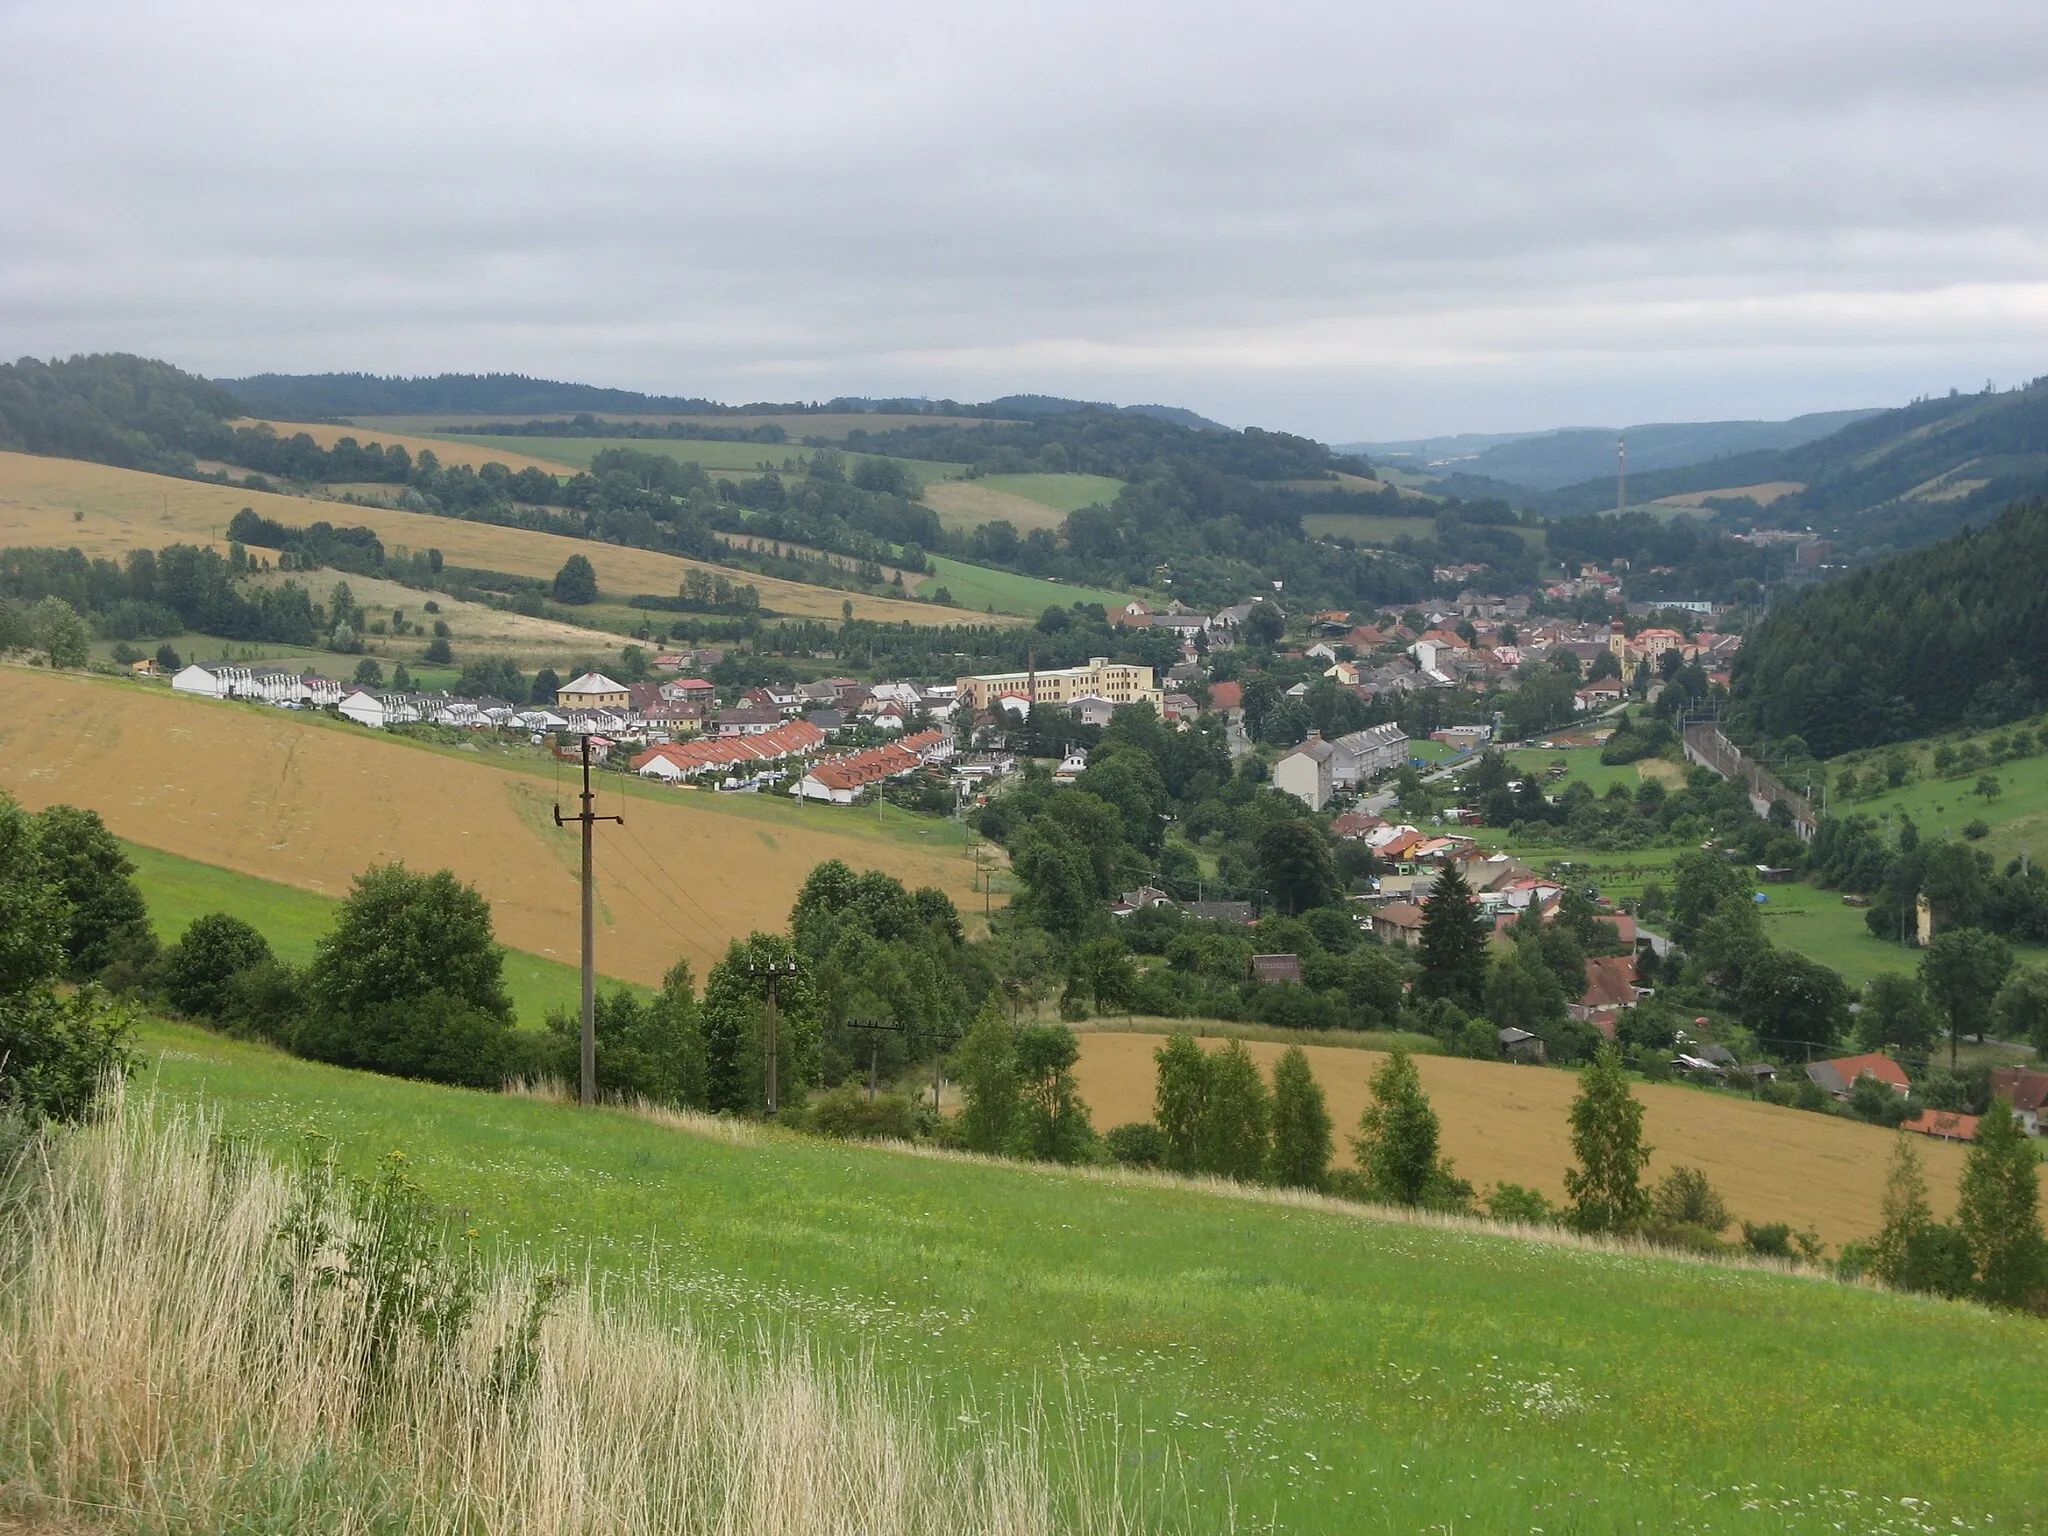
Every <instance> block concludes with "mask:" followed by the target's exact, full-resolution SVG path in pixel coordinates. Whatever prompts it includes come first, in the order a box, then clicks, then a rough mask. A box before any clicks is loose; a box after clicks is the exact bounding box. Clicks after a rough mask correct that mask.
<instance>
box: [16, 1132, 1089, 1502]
mask: <svg viewBox="0 0 2048 1536" xmlns="http://www.w3.org/2000/svg"><path fill="white" fill-rule="evenodd" d="M212 1129H213V1128H212V1127H211V1126H210V1125H208V1124H207V1123H205V1122H204V1121H203V1120H200V1119H197V1118H195V1117H193V1116H190V1115H187V1116H183V1117H177V1118H168V1117H159V1116H157V1115H155V1114H153V1113H152V1106H149V1105H147V1104H144V1105H137V1106H130V1107H127V1108H125V1109H116V1110H115V1111H114V1112H113V1114H112V1117H111V1118H110V1119H109V1120H107V1121H105V1122H103V1123H102V1124H100V1125H97V1126H95V1127H93V1128H92V1129H90V1130H87V1131H84V1132H79V1133H76V1134H71V1135H66V1136H63V1137H60V1138H59V1139H58V1140H57V1141H56V1142H55V1144H54V1146H53V1147H52V1148H51V1149H50V1152H49V1155H48V1156H47V1157H46V1158H42V1159H38V1160H36V1161H35V1162H34V1163H32V1164H30V1165H29V1168H28V1170H26V1179H25V1183H26V1186H27V1187H26V1189H25V1190H24V1191H23V1192H22V1194H23V1198H22V1200H21V1203H20V1205H19V1206H18V1207H17V1208H16V1209H15V1210H13V1211H11V1212H10V1215H11V1217H12V1219H11V1220H10V1222H9V1224H8V1226H7V1228H6V1231H5V1237H4V1247H0V1253H4V1257H5V1263H6V1268H7V1272H8V1274H9V1276H10V1277H11V1278H12V1280H13V1284H12V1285H11V1286H10V1287H9V1288H8V1290H7V1292H6V1294H5V1297H4V1300H0V1359H4V1361H5V1369H4V1370H0V1477H4V1480H5V1485H6V1494H7V1498H8V1502H10V1503H12V1504H15V1505H16V1506H17V1507H23V1508H26V1509H27V1510H29V1511H32V1512H44V1511H48V1512H51V1513H61V1514H65V1515H68V1514H70V1513H72V1512H74V1511H76V1510H78V1509H81V1508H84V1509H89V1510H91V1511H92V1512H93V1514H94V1516H95V1517H96V1520H99V1521H105V1520H108V1519H109V1517H111V1519H112V1522H113V1523H116V1524H119V1525H133V1526H135V1527H138V1528H141V1529H146V1530H152V1531H162V1532H166V1533H173V1532H175V1533H187V1532H189V1533H194V1536H198V1533H211V1532H216V1531H224V1530H269V1531H293V1532H300V1531H304V1532H313V1531H335V1532H344V1531H348V1532H355V1531H365V1530H368V1531H382V1532H394V1533H395V1532H444V1531H464V1532H474V1533H477V1536H499V1533H503V1536H514V1533H528V1532H532V1533H539V1532H551V1533H563V1536H567V1533H580V1532H593V1533H595V1532H604V1533H607V1536H613V1533H616V1536H629V1533H637V1532H655V1531H661V1532H667V1531H675V1530H691V1531H719V1532H727V1533H731V1536H769V1533H782V1532H788V1533H792V1536H794V1533H797V1532H827V1533H847V1536H853V1533H860V1536H911V1533H929V1536H952V1533H955V1532H962V1533H987V1536H996V1533H1003V1536H1030V1533H1038V1532H1049V1531H1051V1530H1053V1529H1055V1528H1056V1527H1059V1526H1067V1525H1069V1523H1070V1522H1069V1520H1067V1519H1062V1518H1059V1517H1058V1516H1057V1515H1056V1512H1055V1506H1054V1501H1053V1497H1052V1495H1051V1492H1050V1490H1049V1486H1048V1482H1047V1479H1046V1476H1045V1472H1044V1470H1043V1468H1042V1467H1041V1466H1040V1465H1039V1464H1038V1462H1037V1461H1036V1460H1035V1459H1034V1458H1033V1457H1032V1456H1030V1455H1027V1454H1024V1453H1020V1451H1019V1450H1018V1449H1017V1448H1016V1446H1015V1443H1014V1442H1015V1440H1016V1439H1017V1438H1018V1437H1016V1436H1014V1435H1009V1436H1005V1435H1002V1434H1000V1433H999V1434H994V1435H982V1434H963V1433H958V1432H956V1433H953V1434H950V1435H949V1434H946V1433H944V1432H942V1431H938V1430H936V1429H935V1428H934V1427H933V1426H932V1425H931V1424H930V1423H929V1416H927V1415H920V1414H919V1413H918V1412H917V1409H916V1405H915V1404H914V1403H912V1402H910V1401H908V1400H907V1399H906V1395H905V1393H904V1392H903V1391H902V1390H901V1389H900V1388H891V1387H888V1386H885V1385H884V1384H883V1383H882V1382H880V1381H879V1380H878V1379H877V1378H876V1377H875V1375H874V1374H873V1372H872V1371H871V1370H868V1369H865V1368H862V1367H858V1366H854V1367H845V1366H833V1365H829V1364H823V1363H821V1362H818V1361H815V1360H813V1359H810V1358H807V1357H806V1356H805V1354H804V1353H803V1352H802V1351H801V1349H800V1348H797V1349H791V1348H789V1347H788V1346H786V1345H784V1346H779V1347H776V1346H770V1345H768V1344H767V1343H765V1342H764V1343H761V1344H758V1345H757V1346H756V1347H755V1348H754V1349H753V1350H751V1351H747V1352H742V1353H740V1354H739V1355H738V1356H737V1357H735V1356H734V1355H733V1354H731V1353H730V1352H723V1351H720V1350H719V1349H717V1348H716V1347H715V1346H713V1345H712V1344H711V1343H710V1342H708V1341H707V1340H706V1339H705V1338H704V1337H703V1336H702V1335H700V1334H698V1333H697V1332H695V1331H694V1330H692V1329H691V1328H689V1327H688V1326H687V1325H686V1324H684V1323H683V1322H682V1321H680V1320H679V1319H678V1318H675V1317H672V1316H671V1317H661V1316H657V1315H655V1314H653V1313H652V1312H650V1311H649V1309H648V1308H647V1307H646V1306H645V1305H644V1304H640V1305H636V1304H635V1303H636V1301H638V1300H639V1298H638V1297H636V1296H632V1295H628V1296H626V1297H623V1298H622V1297H618V1296H613V1297H610V1298H608V1300H609V1301H610V1302H611V1305H609V1306H607V1305H605V1304H603V1303H600V1301H599V1300H598V1298H597V1296H596V1295H595V1294H594V1293H593V1291H592V1289H591V1284H590V1282H589V1280H588V1279H586V1281H585V1282H584V1283H583V1284H580V1285H574V1284H570V1283H569V1282H567V1280H566V1279H561V1278H556V1277H549V1276H546V1275H544V1274H543V1273H538V1272H536V1271H535V1270H533V1269H532V1267H531V1266H529V1265H526V1264H523V1263H517V1262H514V1263H505V1264H498V1265H490V1266H476V1265H475V1264H474V1263H473V1261H472V1260H471V1259H470V1258H469V1257H468V1256H467V1255H465V1254H464V1253H462V1252H461V1239H460V1238H459V1237H458V1238H456V1239H455V1249H454V1251H453V1252H451V1251H449V1250H448V1249H447V1248H445V1247H439V1248H437V1246H436V1245H434V1244H433V1242H432V1234H433V1232H434V1231H435V1229H437V1228H438V1227H440V1226H441V1224H442V1223H441V1220H440V1219H439V1218H437V1217H436V1216H435V1215H434V1214H433V1213H431V1212H420V1211H417V1210H416V1208H414V1207H412V1206H411V1205H410V1204H409V1203H408V1202H407V1201H406V1200H405V1198H404V1196H403V1195H402V1194H401V1195H399V1196H398V1198H397V1199H395V1200H394V1199H392V1198H390V1197H389V1195H387V1197H386V1198H385V1199H384V1200H382V1201H378V1200H376V1199H374V1198H372V1197H366V1196H365V1195H364V1194H362V1193H359V1192H356V1191H351V1190H349V1189H347V1188H346V1187H340V1188H337V1187H336V1186H335V1185H334V1183H333V1181H331V1180H329V1179H326V1178H323V1177H322V1174H321V1170H320V1169H319V1167H318V1166H317V1165H315V1166H314V1167H313V1168H310V1169H307V1170H306V1171H305V1172H302V1173H300V1174H299V1175H297V1176H293V1175H291V1174H287V1173H284V1172H281V1171H279V1170H278V1169H277V1168H276V1167H275V1166H274V1165H272V1164H271V1163H270V1162H268V1161H267V1160H266V1159H264V1158H262V1157H260V1156H251V1155H249V1153H248V1152H246V1151H244V1150H238V1149H237V1148H236V1147H235V1144H234V1143H233V1142H232V1141H224V1140H222V1139H221V1138H219V1137H218V1136H216V1135H213V1134H210V1132H211V1131H212ZM423 1239H424V1240H425V1241H424V1242H423V1241H422V1240H423ZM558 1288H559V1289H560V1290H561V1294H557V1290H558ZM1042 1438H1048V1439H1049V1438H1050V1437H1042ZM1116 1513H1117V1512H1116V1511H1115V1510H1114V1508H1113V1507H1109V1508H1101V1509H1098V1508H1095V1507H1093V1506H1085V1507H1083V1508H1082V1509H1081V1510H1080V1511H1078V1514H1079V1518H1078V1519H1073V1520H1072V1521H1071V1524H1072V1525H1073V1526H1080V1527H1093V1528H1094V1529H1098V1530H1103V1531H1105V1532H1110V1531H1121V1530H1124V1529H1128V1527H1126V1526H1125V1525H1124V1523H1123V1522H1122V1521H1121V1520H1120V1519H1118V1518H1116Z"/></svg>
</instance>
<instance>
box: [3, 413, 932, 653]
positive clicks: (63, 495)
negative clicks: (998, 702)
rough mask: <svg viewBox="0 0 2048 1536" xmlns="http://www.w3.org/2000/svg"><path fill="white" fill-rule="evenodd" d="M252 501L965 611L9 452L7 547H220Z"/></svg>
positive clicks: (547, 567)
mask: <svg viewBox="0 0 2048 1536" xmlns="http://www.w3.org/2000/svg"><path fill="white" fill-rule="evenodd" d="M243 507H253V508H255V510H256V511H257V512H259V513H261V514H262V515H263V516H264V517H268V518H275V519H276V520H277V521H279V522H283V523H293V524H297V525H299V526H301V527H303V526H304V525H306V524H308V523H312V522H316V521H320V520H325V521H328V522H332V523H340V524H346V525H350V526H356V527H364V528H369V529H371V530H373V531H374V532H375V533H376V535H377V537H378V538H380V539H382V540H383V541H384V546H385V548H386V549H387V550H389V551H392V552H402V551H406V550H415V549H438V550H440V551H441V553H442V554H443V555H444V556H445V557H446V558H447V561H448V563H449V564H450V565H467V566H475V567H479V568H482V569H485V570H493V571H506V572H509V573H510V574H512V575H515V576H537V577H543V578H552V577H553V576H554V574H555V572H557V571H559V570H560V569H561V568H562V564H563V562H564V561H566V560H567V559H568V558H569V557H570V556H571V555H582V556H584V557H585V558H586V559H588V560H589V561H590V563H591V564H592V565H593V566H594V567H596V569H597V579H598V583H599V585H600V586H601V587H602V588H603V589H604V590H605V591H606V592H607V593H610V594H615V595H616V596H618V597H620V598H625V597H628V596H631V595H632V594H634V593H636V592H656V593H661V594H664V595H666V594H671V593H674V592H675V591H676V590H677V589H678V588H679V587H681V585H682V580H683V576H684V573H686V572H687V571H690V570H692V569H702V570H710V571H715V572H717V573H718V574H720V575H723V576H726V577H728V578H732V579H736V580H739V581H742V582H751V583H752V584H753V585H754V586H755V587H757V588H758V589H759V590H760V593H761V602H762V604H763V605H764V606H765V607H768V608H770V609H773V610H774V611H776V612H778V613H788V614H796V615H800V616H805V617H810V618H829V619H832V620H835V621H836V620H837V619H838V618H839V613H840V604H841V603H842V602H846V601H848V600H850V601H851V602H852V603H853V611H854V613H855V615H856V616H857V617H859V618H864V619H875V620H877V621H880V622H884V623H897V622H900V621H902V620H906V619H907V620H909V621H910V622H911V623H913V624H942V623H948V622H954V621H956V620H957V619H958V615H957V614H948V613H947V612H946V611H945V610H944V609H934V608H932V607H931V606H930V605H929V604H924V603H910V602H904V601H901V600H900V599H895V598H884V597H867V596H863V595H861V594H859V593H849V592H841V591H838V590H836V589H834V588H830V587H813V586H807V585H805V584H803V583H801V582H794V581H783V580H780V579H778V578H776V577H771V576H756V575H754V574H753V573H751V572H739V573H735V572H734V571H732V570H731V569H729V568H727V567H723V566H711V565H705V564H704V563H703V562H701V561H696V560H686V559H684V558H682V557H681V556H679V555H665V554H659V553H657V552H655V551H653V550H646V549H628V548H625V547H624V546H621V545H617V544H605V543H600V542H598V541H597V540H594V539H571V538H565V537H563V536H562V535H560V534H553V533H535V532H532V531H530V530H528V529H524V528H500V527H497V526H496V525H494V524H491V523H473V522H468V521H465V520H463V519H461V518H455V517H435V516H432V515H431V514H429V513H424V512H402V511H398V510H396V509H393V508H389V507H372V506H359V505H337V504H335V503H332V502H321V501H311V500H306V499H303V498H300V497H295V496H280V495H276V494H273V493H266V492H262V491H251V490H245V489H244V488H242V487H241V486H238V485H213V484H210V483H207V482H205V481H194V480H179V479H174V478H172V477H170V476H167V475H146V474H142V473H139V472H138V471H135V470H130V469H114V468H111V467H110V466H108V465H104V464H88V463H85V462H83V461H82V460H78V459H47V458H39V457H36V456H34V455H32V454H25V453H0V545H10V544H14V545H47V546H52V547H55V548H58V549H64V548H76V549H80V550H83V551H84V552H85V553H86V554H88V555H113V556H118V555H121V554H125V553H126V552H127V551H128V550H131V549H161V548H162V547H163V546H164V545H166V544H176V543H199V544H213V545H216V546H220V545H222V542H223V540H224V538H225V530H226V528H227V525H228V521H229V519H231V518H232V517H233V516H234V515H235V513H236V512H237V511H239V510H240V509H241V508H243Z"/></svg>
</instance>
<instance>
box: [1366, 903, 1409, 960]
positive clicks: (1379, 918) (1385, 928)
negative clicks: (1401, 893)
mask: <svg viewBox="0 0 2048 1536" xmlns="http://www.w3.org/2000/svg"><path fill="white" fill-rule="evenodd" d="M1367 921H1368V922H1369V923H1370V924H1371V925H1372V936H1373V937H1374V938H1376V939H1378V940H1379V941H1380V942H1381V943H1382V944H1389V945H1398V946H1399V947H1400V948H1402V949H1415V948H1417V947H1419V946H1420V945H1421V943H1422V908H1420V907H1418V906H1416V905H1415V904H1414V903H1413V902H1409V901H1392V902H1388V903H1387V905H1385V906H1384V907H1380V908H1377V909H1376V910H1374V911H1373V912H1372V913H1371V914H1370V916H1369V917H1368V919H1367Z"/></svg>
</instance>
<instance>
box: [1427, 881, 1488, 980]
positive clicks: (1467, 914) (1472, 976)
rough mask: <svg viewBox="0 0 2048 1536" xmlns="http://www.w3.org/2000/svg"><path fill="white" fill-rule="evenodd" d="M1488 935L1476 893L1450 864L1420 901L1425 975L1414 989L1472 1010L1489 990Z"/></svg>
mask: <svg viewBox="0 0 2048 1536" xmlns="http://www.w3.org/2000/svg"><path fill="white" fill-rule="evenodd" d="M1486 941H1487V929H1486V920H1485V919H1484V918H1483V917H1482V916H1481V915H1480V912H1479V901H1478V898H1476V897H1475V896H1474V895H1473V894H1472V887H1471V886H1469V885H1467V884H1466V883H1465V877H1464V875H1463V874H1461V873H1460V872H1459V870H1458V869H1457V867H1456V866H1455V865H1451V866H1447V867H1446V868H1445V869H1444V871H1443V873H1442V874H1440V875H1438V876H1437V877H1436V884H1435V886H1434V887H1432V888H1431V890H1430V894H1429V900H1428V901H1426V902H1424V903H1423V904H1422V947H1421V955H1420V958H1421V961H1422V975H1421V978H1420V979H1419V980H1418V981H1417V982H1416V988H1415V989H1416V991H1418V992H1420V993H1421V994H1422V995H1423V996H1424V997H1441V998H1448V999H1449V1000H1450V1001H1452V1002H1454V1003H1456V1004H1457V1005H1458V1006H1459V1007H1461V1008H1464V1009H1466V1010H1468V1011H1469V1010H1472V1009H1476V1008H1478V1007H1479V1006H1480V997H1481V994H1482V993H1483V992H1484V991H1485V990H1486V969H1487V953H1486Z"/></svg>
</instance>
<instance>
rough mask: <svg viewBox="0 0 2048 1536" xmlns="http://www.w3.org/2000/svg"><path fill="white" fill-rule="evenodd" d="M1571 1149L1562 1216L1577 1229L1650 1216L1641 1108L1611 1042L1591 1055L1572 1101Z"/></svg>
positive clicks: (1626, 1227) (1629, 1223) (1623, 1224)
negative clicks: (1573, 1160) (1573, 1163)
mask: <svg viewBox="0 0 2048 1536" xmlns="http://www.w3.org/2000/svg"><path fill="white" fill-rule="evenodd" d="M1571 1125H1572V1153H1573V1155H1574V1156H1575V1157H1577V1158H1578V1160H1579V1162H1578V1166H1577V1167H1576V1168H1570V1169H1567V1170H1566V1171H1565V1176H1564V1187H1565V1193H1567V1194H1568V1195H1570V1196H1571V1201H1572V1205H1571V1211H1570V1213H1569V1214H1568V1216H1567V1218H1566V1219H1567V1220H1568V1221H1569V1222H1570V1223H1571V1225H1572V1226H1574V1227H1576V1228H1578V1230H1579V1231H1581V1232H1633V1231H1635V1230H1636V1229H1637V1228H1638V1227H1640V1226H1642V1224H1643V1222H1644V1220H1645V1219H1646V1218H1647V1217H1648V1216H1649V1214H1650V1200H1649V1196H1648V1195H1647V1194H1646V1193H1645V1192H1644V1189H1643V1184H1642V1175H1643V1167H1644V1165H1645V1164H1647V1163H1648V1162H1649V1160H1650V1149H1649V1148H1648V1147H1646V1146H1644V1145H1643V1106H1642V1104H1641V1103H1640V1102H1639V1101H1638V1100H1637V1098H1636V1096H1635V1095H1634V1094H1633V1093H1631V1092H1630V1091H1629V1085H1628V1076H1627V1074H1626V1073H1624V1072H1623V1071H1622V1066H1621V1052H1620V1051H1619V1050H1617V1049H1616V1048H1615V1047H1614V1046H1613V1045H1612V1044H1611V1043H1610V1044H1605V1045H1602V1046H1601V1047H1600V1049H1599V1050H1598V1051H1597V1052H1595V1053H1594V1056H1593V1062H1592V1065H1590V1066H1588V1067H1587V1068H1586V1069H1585V1070H1584V1071H1583V1072H1582V1073H1581V1074H1580V1075H1579V1092H1578V1097H1577V1098H1575V1099H1573V1100H1572V1112H1571Z"/></svg>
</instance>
